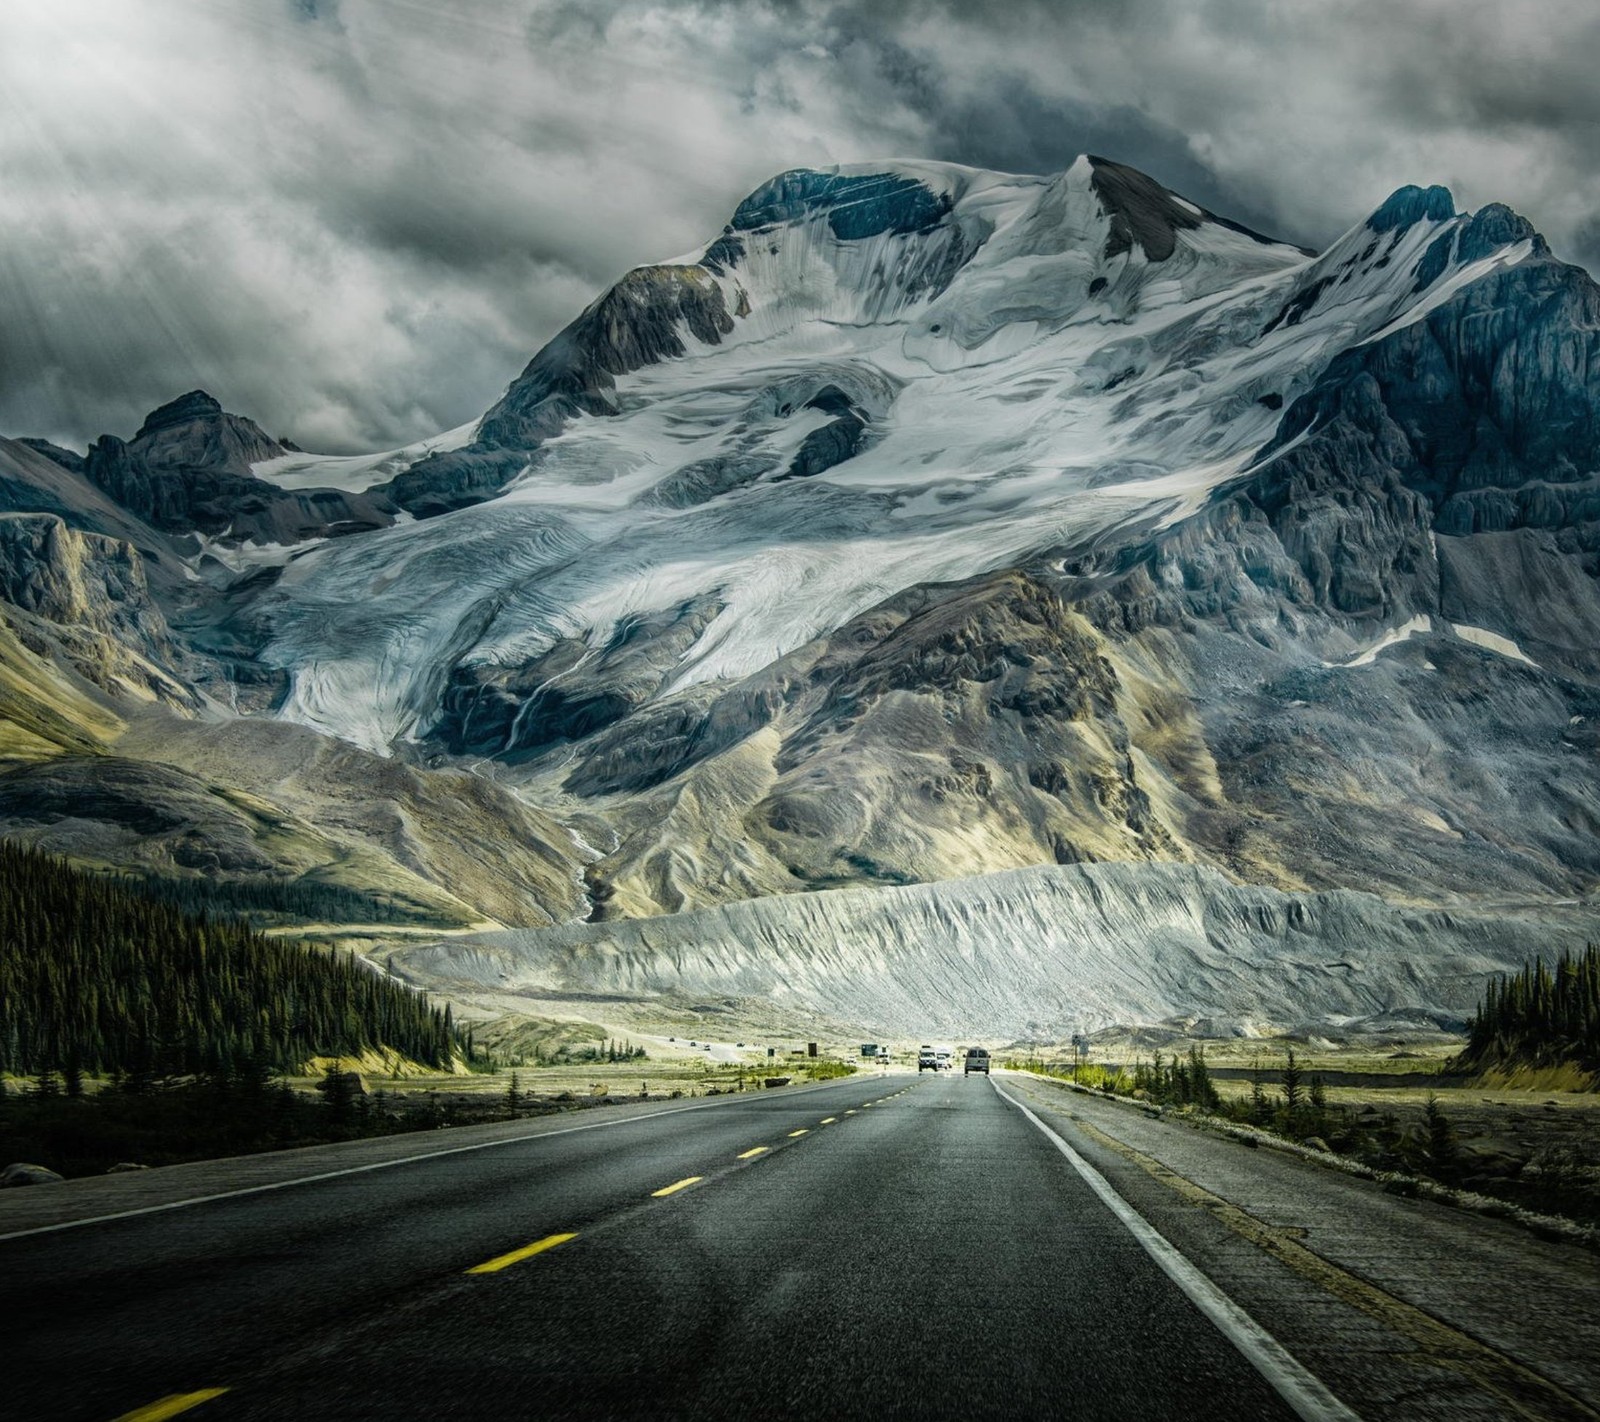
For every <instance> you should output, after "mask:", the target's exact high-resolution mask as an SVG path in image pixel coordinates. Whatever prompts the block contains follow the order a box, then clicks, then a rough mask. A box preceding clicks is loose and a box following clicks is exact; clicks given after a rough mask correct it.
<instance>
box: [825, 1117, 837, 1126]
mask: <svg viewBox="0 0 1600 1422" xmlns="http://www.w3.org/2000/svg"><path fill="white" fill-rule="evenodd" d="M838 1119H839V1118H838V1117H837V1116H824V1117H823V1118H822V1122H821V1124H822V1125H824V1126H831V1125H832V1124H833V1123H834V1122H835V1121H837V1120H838Z"/></svg>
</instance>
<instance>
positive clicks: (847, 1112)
mask: <svg viewBox="0 0 1600 1422" xmlns="http://www.w3.org/2000/svg"><path fill="white" fill-rule="evenodd" d="M844 1114H845V1115H846V1116H854V1115H855V1114H856V1113H855V1112H854V1111H853V1110H852V1111H846V1112H845V1113H844Z"/></svg>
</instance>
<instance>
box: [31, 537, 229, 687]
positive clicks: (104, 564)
mask: <svg viewBox="0 0 1600 1422" xmlns="http://www.w3.org/2000/svg"><path fill="white" fill-rule="evenodd" d="M0 602H3V603H6V604H9V605H10V607H11V608H12V609H15V612H16V613H20V614H25V615H24V616H21V617H17V616H16V615H15V614H13V615H12V621H13V623H14V625H16V626H17V628H18V631H19V632H21V633H22V634H23V636H24V638H25V640H29V641H31V642H33V643H34V644H35V645H37V644H38V643H39V642H41V641H42V642H43V643H45V644H46V645H48V646H50V647H52V648H53V649H54V650H55V651H57V652H58V653H59V654H60V655H61V656H62V657H63V659H64V660H65V661H66V662H67V663H68V664H69V665H71V666H72V668H73V669H74V670H75V671H76V672H77V673H78V674H79V675H81V676H82V677H84V678H85V679H86V680H87V681H90V682H92V683H94V684H95V685H96V686H98V687H100V688H101V689H102V690H105V691H107V692H110V693H111V694H113V695H117V694H131V695H133V696H135V697H138V698H141V699H147V700H154V701H160V702H164V703H166V704H168V705H170V706H174V707H177V708H180V709H184V710H193V709H195V708H196V707H197V706H198V704H199V698H198V697H197V696H196V695H195V693H194V692H193V691H192V690H191V689H190V688H189V687H188V686H187V685H186V684H185V680H184V675H183V672H182V671H181V670H180V668H181V667H182V666H183V664H184V661H185V658H184V656H183V654H182V653H181V652H180V651H179V649H178V648H177V647H176V646H175V644H174V642H173V639H172V636H171V633H170V631H169V629H168V627H167V622H166V618H165V617H164V616H163V615H162V613H161V610H160V609H159V608H158V607H157V606H156V604H155V602H154V600H153V599H152V597H151V595H150V588H149V584H148V583H147V581H146V579H145V565H144V559H143V558H142V557H141V556H140V554H139V551H138V550H137V549H136V548H134V547H133V545H132V544H128V543H123V542H120V541H118V540H115V539H111V538H106V537H103V536H102V535H100V534H96V533H80V532H78V531H77V530H76V529H73V528H70V527H68V525H67V523H66V522H65V520H64V519H61V518H57V517H55V516H53V515H49V514H0Z"/></svg>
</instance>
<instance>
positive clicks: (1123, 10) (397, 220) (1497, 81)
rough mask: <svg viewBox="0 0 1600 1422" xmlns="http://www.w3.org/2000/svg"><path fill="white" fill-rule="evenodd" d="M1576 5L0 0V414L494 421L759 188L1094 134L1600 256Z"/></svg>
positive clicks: (1291, 187)
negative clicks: (1436, 205)
mask: <svg viewBox="0 0 1600 1422" xmlns="http://www.w3.org/2000/svg"><path fill="white" fill-rule="evenodd" d="M1597 55H1600V6H1596V5H1594V4H1592V3H1590V0H1571V3H1567V0H1526V3H1523V2H1522V0H1509V3H1508V0H1500V2H1499V3H1475V0H1391V3H1388V4H1380V3H1376V2H1374V3H1370V4H1368V3H1361V4H1344V3H1326V0H1324V3H1321V4H1318V5H1315V6H1312V5H1309V4H1302V3H1299V0H1171V2H1170V3H1164V2H1163V0H1125V2H1124V0H1081V3H1078V2H1076V0H1050V3H1038V4H1030V3H1027V0H1005V3H997V4H976V3H971V0H965V3H963V0H942V3H940V0H841V3H820V2H819V3H810V0H728V3H710V2H709V0H702V3H642V0H0V116H3V121H0V433H4V434H10V435H20V434H36V435H44V436H47V437H51V438H55V439H58V440H60V441H62V442H65V443H69V444H72V445H74V446H77V447H82V446H83V445H85V444H86V443H87V442H88V441H89V440H90V439H92V438H93V437H94V436H95V435H97V434H100V433H102V432H111V433H116V434H121V435H123V436H124V437H127V436H129V435H131V434H132V433H133V431H134V429H135V428H136V427H137V425H138V423H139V420H140V417H141V416H142V415H143V414H144V412H145V411H147V410H148V409H150V408H151V407H152V406H154V405H156V404H159V403H161V402H162V401H164V400H167V399H170V398H171V397H173V396H174V395H177V394H181V393H182V392H183V391H185V390H189V389H192V388H194V387H196V386H202V387H204V388H206V389H208V390H210V391H211V392H212V393H213V394H215V395H216V396H218V398H220V399H221V400H222V402H223V403H224V405H226V406H227V407H228V408H229V409H232V410H236V411H239V412H241V413H244V414H249V415H252V416H254V417H255V418H256V419H258V420H260V421H261V423H262V424H264V425H265V426H266V427H267V428H268V429H269V430H270V431H272V432H273V433H276V434H279V435H286V436H289V437H292V438H294V439H295V440H297V441H299V442H300V443H301V444H302V445H304V446H305V447H307V448H312V449H325V450H336V451H345V450H353V449H377V448H384V447H388V446H392V445H396V444H401V443H404V442H406V441H409V440H411V439H415V438H418V437H421V436H423V435H427V434H432V433H435V432H437V431H439V430H442V429H446V428H449V427H451V426H454V425H458V424H461V423H463V422H464V421H466V420H468V419H471V418H472V417H474V416H475V415H477V414H480V413H482V411H483V410H484V409H486V408H487V407H488V406H489V405H490V404H491V403H492V402H493V401H494V400H495V399H496V398H497V397H498V395H499V393H500V391H501V390H502V389H503V388H504V387H505V385H506V384H507V382H508V381H509V380H511V379H512V378H513V377H514V376H515V375H516V373H517V372H518V371H519V370H520V369H521V367H522V366H523V364H524V363H525V362H526V360H527V358H528V357H529V356H530V355H531V354H532V353H533V352H534V351H535V350H536V349H537V348H538V347H539V346H540V345H541V344H542V343H543V341H545V340H546V339H547V338H548V337H549V336H551V335H552V334H553V333H554V332H555V331H556V330H558V329H559V328H560V327H561V326H562V325H564V324H565V323H566V322H567V321H568V320H570V319H571V317H572V316H573V315H575V314H576V313H577V312H578V310H580V309H581V308H582V306H583V305H585V304H586V303H587V302H588V301H589V300H591V299H592V298H593V297H594V296H595V295H596V294H597V293H598V292H599V291H600V290H602V289H603V288H604V287H605V286H606V285H607V284H609V283H610V282H611V281H613V280H614V279H615V278H616V277H617V276H618V275H619V274H620V273H621V272H623V271H625V270H626V269H627V268H628V267H630V266H632V265H636V264H638V263H641V262H646V261H652V260H660V259H663V258H666V257H671V256H674V255H677V254H680V253H683V252H685V251H688V250H690V249H693V248H695V247H696V246H698V245H699V244H701V243H703V242H705V241H706V240H707V239H709V238H710V237H712V236H714V235H715V234H716V233H717V232H718V231H719V230H720V228H721V226H722V224H723V223H724V222H725V221H726V220H727V217H728V215H729V214H730V213H731V211H732V209H733V207H734V206H735V205H736V204H737V202H738V200H739V198H740V197H742V196H743V195H744V194H745V193H746V192H748V191H749V190H750V189H751V188H753V187H754V186H756V184H758V183H759V182H760V181H761V180H762V179H763V178H765V177H767V176H768V175H770V174H771V173H774V172H777V171H780V170H782V169H784V168H790V167H796V166H800V165H804V164H825V163H830V162H844V161H857V160H863V159H872V158H886V157H929V158H940V159H948V160H953V161H956V162H962V163H970V164H974V165H978V166H983V167H993V168H1001V169H1007V170H1011V171H1019V172H1054V171H1057V170H1059V169H1061V168H1064V167H1066V166H1067V165H1068V164H1069V163H1071V161H1072V159H1073V157H1074V156H1075V155H1076V154H1077V153H1079V152H1080V151H1088V152H1095V153H1100V154H1103V155H1105V156H1107V157H1112V158H1117V159H1120V160H1122V161H1124V162H1128V163H1132V164H1133V165H1135V166H1136V167H1140V168H1143V169H1145V170H1146V171H1147V172H1149V173H1151V174H1153V175H1154V176H1156V177H1157V178H1159V179H1161V180H1162V181H1163V182H1165V183H1167V184H1168V185H1169V186H1171V187H1174V188H1176V189H1178V190H1179V191H1180V192H1183V193H1186V194H1187V195H1189V196H1190V197H1192V198H1194V199H1195V200H1197V201H1199V202H1202V203H1204V204H1205V205H1207V206H1209V207H1212V208H1214V209H1216V210H1218V211H1220V212H1223V213H1225V214H1228V215H1230V216H1234V217H1237V218H1240V219H1241V220H1244V221H1247V222H1249V223H1250V224H1251V225H1253V226H1257V227H1261V228H1263V229H1265V230H1267V231H1270V232H1273V233H1274V234H1275V235H1279V236H1283V237H1287V238H1290V239H1292V240H1295V241H1298V242H1302V243H1307V244H1310V245H1313V246H1316V245H1322V244H1324V243H1326V242H1327V241H1328V240H1329V239H1330V238H1332V237H1333V236H1334V235H1336V234H1337V233H1338V232H1340V231H1342V230H1343V229H1344V228H1346V227H1348V226H1349V225H1351V224H1352V223H1353V222H1356V221H1359V220H1360V219H1361V218H1362V217H1363V216H1365V214H1366V213H1367V212H1369V211H1370V210H1371V209H1372V208H1374V207H1375V206H1376V205H1377V204H1378V203H1379V202H1380V201H1382V199H1383V198H1384V197H1385V196H1386V195H1387V194H1388V193H1389V192H1390V191H1391V190H1393V189H1394V188H1395V187H1397V186H1399V185H1400V184H1402V183H1407V182H1417V183H1430V182H1440V183H1444V184H1446V185H1448V186H1449V187H1450V188H1451V189H1452V190H1453V192H1454V193H1455V197H1456V202H1457V204H1458V206H1462V207H1476V206H1479V205H1481V204H1483V203H1485V202H1489V201H1494V200H1500V201H1504V202H1508V203H1510V204H1511V205H1512V206H1513V207H1516V208H1517V209H1518V210H1519V211H1521V212H1523V213H1525V214H1526V215H1527V216H1529V217H1530V218H1531V219H1532V220H1533V222H1534V223H1535V225H1536V226H1538V227H1539V228H1540V229H1541V230H1542V231H1543V232H1544V233H1545V234H1546V235H1547V236H1548V237H1549V239H1550V241H1551V243H1552V245H1553V246H1554V248H1555V250H1556V253H1557V254H1558V255H1559V256H1562V257H1566V258H1568V259H1570V260H1577V261H1581V262H1583V263H1584V264H1585V265H1587V266H1589V267H1590V268H1591V269H1592V270H1600V84H1597V83H1596V80H1595V77H1594V62H1595V58H1596V56H1597Z"/></svg>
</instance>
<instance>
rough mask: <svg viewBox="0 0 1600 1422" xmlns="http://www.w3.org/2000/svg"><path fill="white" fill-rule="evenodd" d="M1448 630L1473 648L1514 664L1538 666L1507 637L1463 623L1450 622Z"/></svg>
mask: <svg viewBox="0 0 1600 1422" xmlns="http://www.w3.org/2000/svg"><path fill="white" fill-rule="evenodd" d="M1450 630H1451V631H1452V632H1454V633H1455V634H1456V636H1457V637H1459V638H1461V640H1462V641H1463V642H1471V643H1472V645H1473V646H1474V647H1482V648H1483V649H1484V651H1486V652H1497V653H1499V655H1500V656H1502V657H1509V658H1510V659H1511V660H1512V661H1514V662H1526V663H1527V665H1529V666H1530V667H1538V666H1539V663H1538V662H1536V661H1534V659H1533V658H1532V657H1530V656H1529V655H1528V654H1527V653H1526V652H1524V651H1523V650H1522V648H1521V647H1519V646H1518V645H1517V644H1516V643H1515V642H1513V641H1512V640H1511V639H1510V638H1509V637H1502V636H1501V635H1500V634H1499V633H1498V632H1490V631H1488V630H1486V629H1485V628H1482V627H1470V626H1468V625H1467V624H1466V623H1464V622H1452V623H1451V624H1450Z"/></svg>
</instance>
